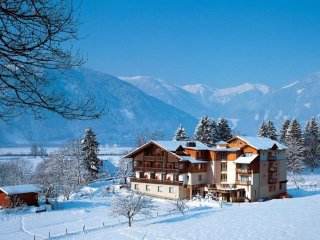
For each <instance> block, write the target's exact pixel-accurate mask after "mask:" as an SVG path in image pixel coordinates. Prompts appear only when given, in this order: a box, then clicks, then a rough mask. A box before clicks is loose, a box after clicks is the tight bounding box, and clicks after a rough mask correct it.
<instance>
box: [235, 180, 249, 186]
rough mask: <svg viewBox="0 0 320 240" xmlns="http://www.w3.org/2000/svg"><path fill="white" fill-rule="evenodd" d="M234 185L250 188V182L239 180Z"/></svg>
mask: <svg viewBox="0 0 320 240" xmlns="http://www.w3.org/2000/svg"><path fill="white" fill-rule="evenodd" d="M236 185H245V186H250V185H251V181H239V180H236Z"/></svg>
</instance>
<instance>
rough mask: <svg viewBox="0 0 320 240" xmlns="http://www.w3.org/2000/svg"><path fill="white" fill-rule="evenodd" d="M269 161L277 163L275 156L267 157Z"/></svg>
mask: <svg viewBox="0 0 320 240" xmlns="http://www.w3.org/2000/svg"><path fill="white" fill-rule="evenodd" d="M268 160H269V161H277V156H272V155H268Z"/></svg>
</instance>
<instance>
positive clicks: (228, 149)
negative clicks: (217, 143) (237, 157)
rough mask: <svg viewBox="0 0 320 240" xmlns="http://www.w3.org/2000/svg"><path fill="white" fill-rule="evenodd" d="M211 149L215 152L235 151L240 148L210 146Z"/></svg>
mask: <svg viewBox="0 0 320 240" xmlns="http://www.w3.org/2000/svg"><path fill="white" fill-rule="evenodd" d="M211 150H213V151H215V152H236V151H239V150H241V149H240V148H217V147H216V148H212V149H211Z"/></svg>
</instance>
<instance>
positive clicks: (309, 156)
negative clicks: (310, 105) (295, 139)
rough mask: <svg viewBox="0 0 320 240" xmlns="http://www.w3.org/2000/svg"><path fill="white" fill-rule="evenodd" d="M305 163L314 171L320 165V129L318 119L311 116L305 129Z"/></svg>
mask: <svg viewBox="0 0 320 240" xmlns="http://www.w3.org/2000/svg"><path fill="white" fill-rule="evenodd" d="M304 144H305V163H306V165H307V166H308V167H310V169H311V171H312V172H313V171H314V169H315V168H317V167H319V166H320V129H319V124H318V123H317V122H316V119H315V118H314V117H313V118H311V119H310V120H309V121H308V122H307V123H306V126H305V129H304Z"/></svg>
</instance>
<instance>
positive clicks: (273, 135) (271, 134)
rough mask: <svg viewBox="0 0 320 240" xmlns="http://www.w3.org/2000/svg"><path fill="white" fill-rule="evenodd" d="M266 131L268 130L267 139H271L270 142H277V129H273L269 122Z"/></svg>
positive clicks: (271, 123)
mask: <svg viewBox="0 0 320 240" xmlns="http://www.w3.org/2000/svg"><path fill="white" fill-rule="evenodd" d="M267 129H268V138H271V139H272V140H275V141H277V140H278V137H277V129H276V128H275V126H274V124H273V122H272V121H271V120H269V121H268V122H267Z"/></svg>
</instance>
